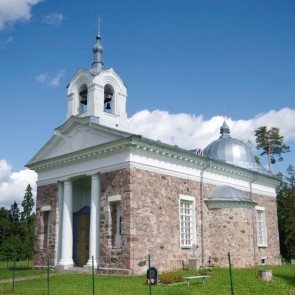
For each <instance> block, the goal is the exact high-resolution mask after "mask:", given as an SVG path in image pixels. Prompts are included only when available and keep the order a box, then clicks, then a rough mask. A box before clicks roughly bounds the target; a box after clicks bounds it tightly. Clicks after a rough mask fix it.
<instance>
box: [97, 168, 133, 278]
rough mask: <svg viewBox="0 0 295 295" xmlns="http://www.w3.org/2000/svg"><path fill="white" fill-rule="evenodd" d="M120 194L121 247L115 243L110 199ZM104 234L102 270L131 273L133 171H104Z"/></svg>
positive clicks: (102, 180) (102, 211)
mask: <svg viewBox="0 0 295 295" xmlns="http://www.w3.org/2000/svg"><path fill="white" fill-rule="evenodd" d="M114 195H120V196H121V239H122V247H121V248H115V247H114V245H113V241H114V236H113V234H112V228H113V226H112V220H111V206H110V203H109V201H108V198H109V197H111V196H114ZM100 208H101V209H100V210H101V216H100V218H101V222H100V227H101V235H100V268H99V271H100V272H103V273H120V274H130V263H129V260H130V252H129V236H130V171H129V169H124V170H119V171H113V172H107V173H102V174H101V200H100Z"/></svg>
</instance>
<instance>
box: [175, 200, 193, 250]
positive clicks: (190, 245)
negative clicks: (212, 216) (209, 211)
mask: <svg viewBox="0 0 295 295" xmlns="http://www.w3.org/2000/svg"><path fill="white" fill-rule="evenodd" d="M182 201H185V202H189V203H190V204H191V210H192V213H191V217H192V221H191V222H192V239H191V243H190V244H189V245H184V244H182V237H181V222H182V220H181V202H182ZM179 243H180V248H182V249H186V248H189V249H191V248H192V247H193V246H194V245H196V244H197V243H196V206H195V198H194V197H192V196H187V195H179Z"/></svg>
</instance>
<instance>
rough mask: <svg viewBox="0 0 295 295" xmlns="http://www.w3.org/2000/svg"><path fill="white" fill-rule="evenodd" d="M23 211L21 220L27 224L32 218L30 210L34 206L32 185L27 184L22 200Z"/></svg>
mask: <svg viewBox="0 0 295 295" xmlns="http://www.w3.org/2000/svg"><path fill="white" fill-rule="evenodd" d="M22 207H23V211H22V212H21V221H23V222H25V223H27V224H29V223H31V219H32V211H33V207H34V200H33V194H32V187H31V186H30V185H29V184H28V186H27V188H26V192H25V195H24V199H23V201H22Z"/></svg>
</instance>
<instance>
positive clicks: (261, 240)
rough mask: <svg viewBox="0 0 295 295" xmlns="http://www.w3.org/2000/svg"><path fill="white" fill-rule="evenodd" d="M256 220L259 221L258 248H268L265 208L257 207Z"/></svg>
mask: <svg viewBox="0 0 295 295" xmlns="http://www.w3.org/2000/svg"><path fill="white" fill-rule="evenodd" d="M255 209H256V220H257V224H256V225H257V246H258V247H267V228H266V218H265V208H264V207H259V206H256V207H255Z"/></svg>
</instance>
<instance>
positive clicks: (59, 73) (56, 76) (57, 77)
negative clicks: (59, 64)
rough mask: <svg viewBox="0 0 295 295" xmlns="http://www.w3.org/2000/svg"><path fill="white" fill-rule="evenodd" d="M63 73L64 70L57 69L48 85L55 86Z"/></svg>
mask: <svg viewBox="0 0 295 295" xmlns="http://www.w3.org/2000/svg"><path fill="white" fill-rule="evenodd" d="M64 74H65V71H64V70H59V71H58V73H57V74H56V75H55V76H54V77H53V78H52V79H51V80H50V81H49V83H48V85H50V86H53V87H57V86H58V85H59V83H60V79H61V78H62V77H63V75H64Z"/></svg>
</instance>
